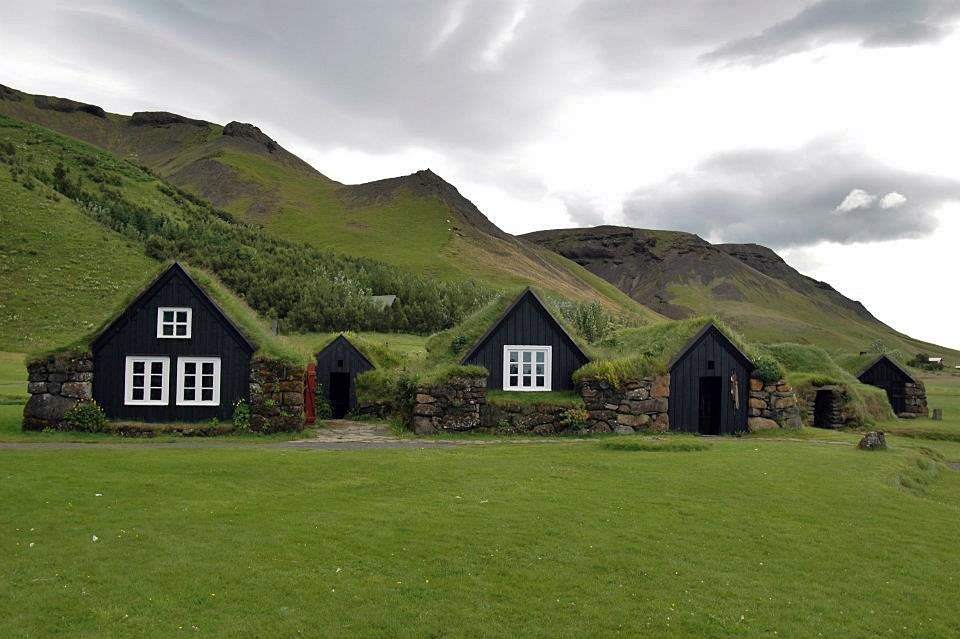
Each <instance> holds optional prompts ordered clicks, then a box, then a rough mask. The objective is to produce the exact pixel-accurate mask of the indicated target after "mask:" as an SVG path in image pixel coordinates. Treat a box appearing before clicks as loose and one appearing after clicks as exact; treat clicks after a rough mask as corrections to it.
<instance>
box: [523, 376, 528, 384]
mask: <svg viewBox="0 0 960 639" xmlns="http://www.w3.org/2000/svg"><path fill="white" fill-rule="evenodd" d="M523 385H524V386H530V378H529V377H524V378H523Z"/></svg>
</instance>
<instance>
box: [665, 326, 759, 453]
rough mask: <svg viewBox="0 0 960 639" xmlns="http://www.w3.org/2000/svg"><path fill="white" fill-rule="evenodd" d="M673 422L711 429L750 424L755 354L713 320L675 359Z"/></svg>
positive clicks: (699, 430)
mask: <svg viewBox="0 0 960 639" xmlns="http://www.w3.org/2000/svg"><path fill="white" fill-rule="evenodd" d="M669 368H670V401H669V408H668V413H669V415H670V428H672V429H674V430H680V431H687V432H694V433H701V434H706V435H721V434H732V433H736V432H739V431H743V430H746V427H747V409H748V401H749V390H750V375H751V373H753V370H754V368H755V366H754V364H753V362H752V361H751V360H750V358H749V357H748V356H747V355H746V353H744V352H743V351H742V350H740V349H739V348H738V347H737V345H736V344H734V343H733V342H732V341H731V340H730V338H728V337H727V336H726V335H724V334H723V331H721V330H720V329H719V328H718V327H717V326H716V325H715V324H714V323H713V322H708V323H707V324H706V325H705V326H704V327H703V328H702V329H700V330H699V331H698V332H697V334H696V335H694V336H693V338H691V339H690V341H688V342H687V343H686V345H684V347H683V348H681V349H680V351H679V352H678V353H677V354H676V356H674V358H673V359H672V360H670V364H669Z"/></svg>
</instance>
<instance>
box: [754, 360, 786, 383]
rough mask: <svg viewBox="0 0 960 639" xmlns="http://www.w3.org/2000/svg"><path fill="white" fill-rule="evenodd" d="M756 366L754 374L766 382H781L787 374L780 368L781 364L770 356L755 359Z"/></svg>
mask: <svg viewBox="0 0 960 639" xmlns="http://www.w3.org/2000/svg"><path fill="white" fill-rule="evenodd" d="M754 364H755V365H756V368H755V369H754V370H753V374H754V375H755V376H756V377H759V378H760V379H762V380H763V381H765V382H776V381H779V380H781V379H783V376H784V375H785V374H786V373H785V372H784V370H783V367H782V366H780V362H778V361H777V360H776V359H775V358H774V357H771V356H770V355H759V356H757V357H756V358H755V359H754Z"/></svg>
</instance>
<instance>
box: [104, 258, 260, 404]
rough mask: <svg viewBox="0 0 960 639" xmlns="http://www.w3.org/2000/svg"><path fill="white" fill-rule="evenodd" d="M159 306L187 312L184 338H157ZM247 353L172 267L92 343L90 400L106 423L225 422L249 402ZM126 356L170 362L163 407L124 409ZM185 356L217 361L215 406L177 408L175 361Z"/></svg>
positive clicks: (224, 320) (227, 324)
mask: <svg viewBox="0 0 960 639" xmlns="http://www.w3.org/2000/svg"><path fill="white" fill-rule="evenodd" d="M174 267H176V268H174ZM161 306H170V307H185V308H191V309H192V327H191V337H190V338H189V339H160V338H158V337H157V309H158V307H161ZM253 351H254V347H253V345H252V344H250V342H249V341H247V340H246V338H245V337H244V336H243V335H242V334H240V333H239V331H238V330H237V329H236V327H234V326H233V325H232V324H231V323H230V321H229V320H228V319H227V318H226V316H225V315H224V314H223V312H222V311H221V310H220V309H219V307H217V305H216V304H215V303H214V302H213V301H212V300H211V299H210V298H209V297H208V296H207V295H206V293H204V292H203V291H202V290H201V289H200V287H199V286H198V285H197V284H196V282H194V281H193V279H192V278H191V277H190V276H189V275H188V274H187V273H186V272H185V271H184V270H183V269H182V267H180V266H179V265H178V264H175V265H174V266H173V267H171V268H170V269H168V270H167V271H165V272H164V273H163V274H162V275H161V276H160V277H159V278H158V279H157V280H156V281H154V283H153V284H151V285H150V287H148V288H147V289H146V290H145V291H144V293H143V294H141V295H140V296H139V297H138V298H137V299H136V300H134V302H133V303H131V305H130V306H129V307H128V308H127V309H126V310H125V311H124V313H123V314H122V315H121V316H120V317H119V318H117V320H115V321H114V322H113V323H111V324H110V325H109V326H108V327H107V328H106V329H105V330H104V331H103V332H102V333H100V335H99V336H97V338H95V339H94V342H93V367H94V381H93V396H94V399H95V400H96V401H97V403H99V404H100V406H101V407H102V408H103V410H104V412H105V413H106V414H107V416H108V417H110V418H112V419H130V420H137V421H144V422H164V421H187V422H191V421H203V420H208V419H212V418H216V419H221V420H227V419H230V418H231V417H232V414H233V402H234V401H236V400H238V399H244V400H249V394H250V357H251V355H252V354H253ZM127 356H163V357H169V358H170V364H169V368H168V370H167V388H168V394H167V404H166V405H162V406H157V405H126V404H124V389H125V384H126V358H127ZM187 356H189V357H219V358H220V404H219V405H218V406H190V405H188V406H178V405H177V403H176V397H177V359H178V358H179V357H187Z"/></svg>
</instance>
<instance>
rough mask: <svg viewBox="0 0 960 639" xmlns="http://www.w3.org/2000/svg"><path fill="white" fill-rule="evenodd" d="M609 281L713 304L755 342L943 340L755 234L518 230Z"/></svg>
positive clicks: (652, 296) (666, 302)
mask: <svg viewBox="0 0 960 639" xmlns="http://www.w3.org/2000/svg"><path fill="white" fill-rule="evenodd" d="M522 237H523V238H524V239H527V240H529V241H531V242H535V243H537V244H540V245H541V246H543V247H545V248H549V249H551V250H553V251H556V252H557V253H560V254H561V255H563V256H564V257H567V258H569V259H571V260H573V261H575V262H577V263H578V264H580V265H581V266H583V267H584V268H586V269H588V270H589V271H591V272H593V273H595V274H597V275H599V276H600V277H602V278H604V279H605V280H607V281H609V282H611V283H612V284H614V285H616V286H617V287H618V288H619V289H620V290H622V291H623V292H625V293H626V294H627V295H629V296H630V297H632V298H633V299H635V300H637V301H638V302H640V303H641V304H644V305H645V306H648V307H650V308H652V309H653V310H655V311H657V312H659V313H661V314H663V315H665V316H667V317H670V318H673V319H682V318H686V317H690V316H692V315H708V314H717V315H719V316H721V317H722V318H723V319H724V320H725V321H726V322H727V323H728V324H730V325H731V326H733V327H734V328H736V329H738V330H739V331H741V332H742V333H744V334H745V335H746V336H747V337H748V338H750V339H752V340H754V341H758V342H767V343H769V342H784V341H792V342H799V343H808V344H816V345H818V346H821V347H823V348H825V349H827V350H829V351H832V352H847V353H849V352H854V353H856V352H859V351H866V350H872V349H873V347H874V345H875V343H876V342H878V341H879V342H881V343H882V344H883V345H885V346H886V347H888V348H896V349H900V350H902V351H903V352H904V353H905V354H913V353H917V352H920V351H931V350H933V351H937V352H940V351H942V350H944V349H942V348H941V347H938V346H933V345H931V344H927V343H924V342H921V341H919V340H914V339H912V338H910V337H909V336H906V335H903V334H901V333H898V332H897V331H895V330H893V329H892V328H890V327H889V326H887V325H886V324H883V323H882V322H880V321H879V320H877V319H876V318H875V317H874V316H873V315H872V314H871V313H870V312H869V311H868V310H867V309H866V308H865V307H864V306H863V305H862V304H861V303H860V302H857V301H854V300H851V299H848V298H846V297H844V296H843V295H841V294H840V293H838V292H837V291H836V290H834V289H833V287H831V286H830V285H829V284H827V283H825V282H819V281H817V280H814V279H812V278H810V277H807V276H805V275H803V274H801V273H799V272H798V271H797V270H796V269H794V268H793V267H791V266H790V265H789V264H787V263H786V262H784V261H783V259H781V258H780V256H778V255H777V254H776V253H775V252H773V251H772V250H770V249H769V248H766V247H764V246H760V245H758V244H717V245H714V244H710V243H709V242H707V241H705V240H703V239H702V238H700V237H698V236H697V235H693V234H691V233H683V232H677V231H653V230H645V229H635V228H628V227H619V226H598V227H595V228H580V229H557V230H547V231H536V232H534V233H528V234H526V235H523V236H522Z"/></svg>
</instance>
